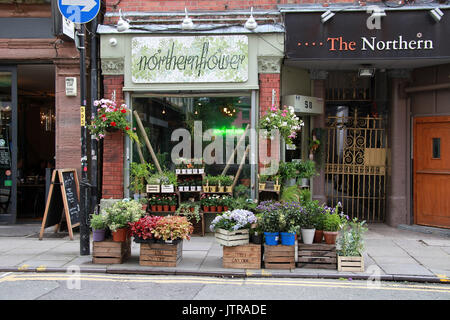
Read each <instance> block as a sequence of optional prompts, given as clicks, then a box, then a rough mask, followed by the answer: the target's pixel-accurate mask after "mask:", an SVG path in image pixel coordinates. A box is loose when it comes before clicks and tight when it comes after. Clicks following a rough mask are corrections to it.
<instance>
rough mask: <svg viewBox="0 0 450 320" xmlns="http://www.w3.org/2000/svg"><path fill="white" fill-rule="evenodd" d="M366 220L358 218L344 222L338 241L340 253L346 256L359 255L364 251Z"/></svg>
mask: <svg viewBox="0 0 450 320" xmlns="http://www.w3.org/2000/svg"><path fill="white" fill-rule="evenodd" d="M367 230H368V228H367V227H366V222H365V221H358V219H357V218H353V220H348V221H346V222H345V223H344V226H343V228H342V230H341V233H340V236H339V238H338V241H337V245H338V248H339V249H338V250H337V252H338V255H340V256H345V257H359V256H362V253H363V251H364V238H363V236H364V233H365V232H367Z"/></svg>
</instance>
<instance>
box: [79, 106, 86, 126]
mask: <svg viewBox="0 0 450 320" xmlns="http://www.w3.org/2000/svg"><path fill="white" fill-rule="evenodd" d="M80 120H81V126H82V127H84V126H85V125H86V107H84V106H81V107H80Z"/></svg>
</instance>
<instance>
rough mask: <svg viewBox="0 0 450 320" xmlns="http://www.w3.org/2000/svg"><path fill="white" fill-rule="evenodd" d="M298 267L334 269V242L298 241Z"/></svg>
mask: <svg viewBox="0 0 450 320" xmlns="http://www.w3.org/2000/svg"><path fill="white" fill-rule="evenodd" d="M297 267H298V268H312V269H334V270H336V268H337V255H336V245H335V244H324V243H313V244H304V243H302V242H298V261H297Z"/></svg>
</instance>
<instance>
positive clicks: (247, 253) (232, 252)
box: [222, 243, 261, 269]
mask: <svg viewBox="0 0 450 320" xmlns="http://www.w3.org/2000/svg"><path fill="white" fill-rule="evenodd" d="M222 264H223V267H224V268H237V269H260V268H261V245H260V244H253V243H251V244H246V245H240V246H233V247H229V246H224V247H223V263H222Z"/></svg>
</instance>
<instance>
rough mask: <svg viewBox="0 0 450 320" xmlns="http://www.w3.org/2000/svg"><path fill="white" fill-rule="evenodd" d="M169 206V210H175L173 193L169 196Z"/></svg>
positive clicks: (175, 199)
mask: <svg viewBox="0 0 450 320" xmlns="http://www.w3.org/2000/svg"><path fill="white" fill-rule="evenodd" d="M169 208H170V211H171V212H175V211H176V210H177V196H176V194H173V195H171V196H169Z"/></svg>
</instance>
